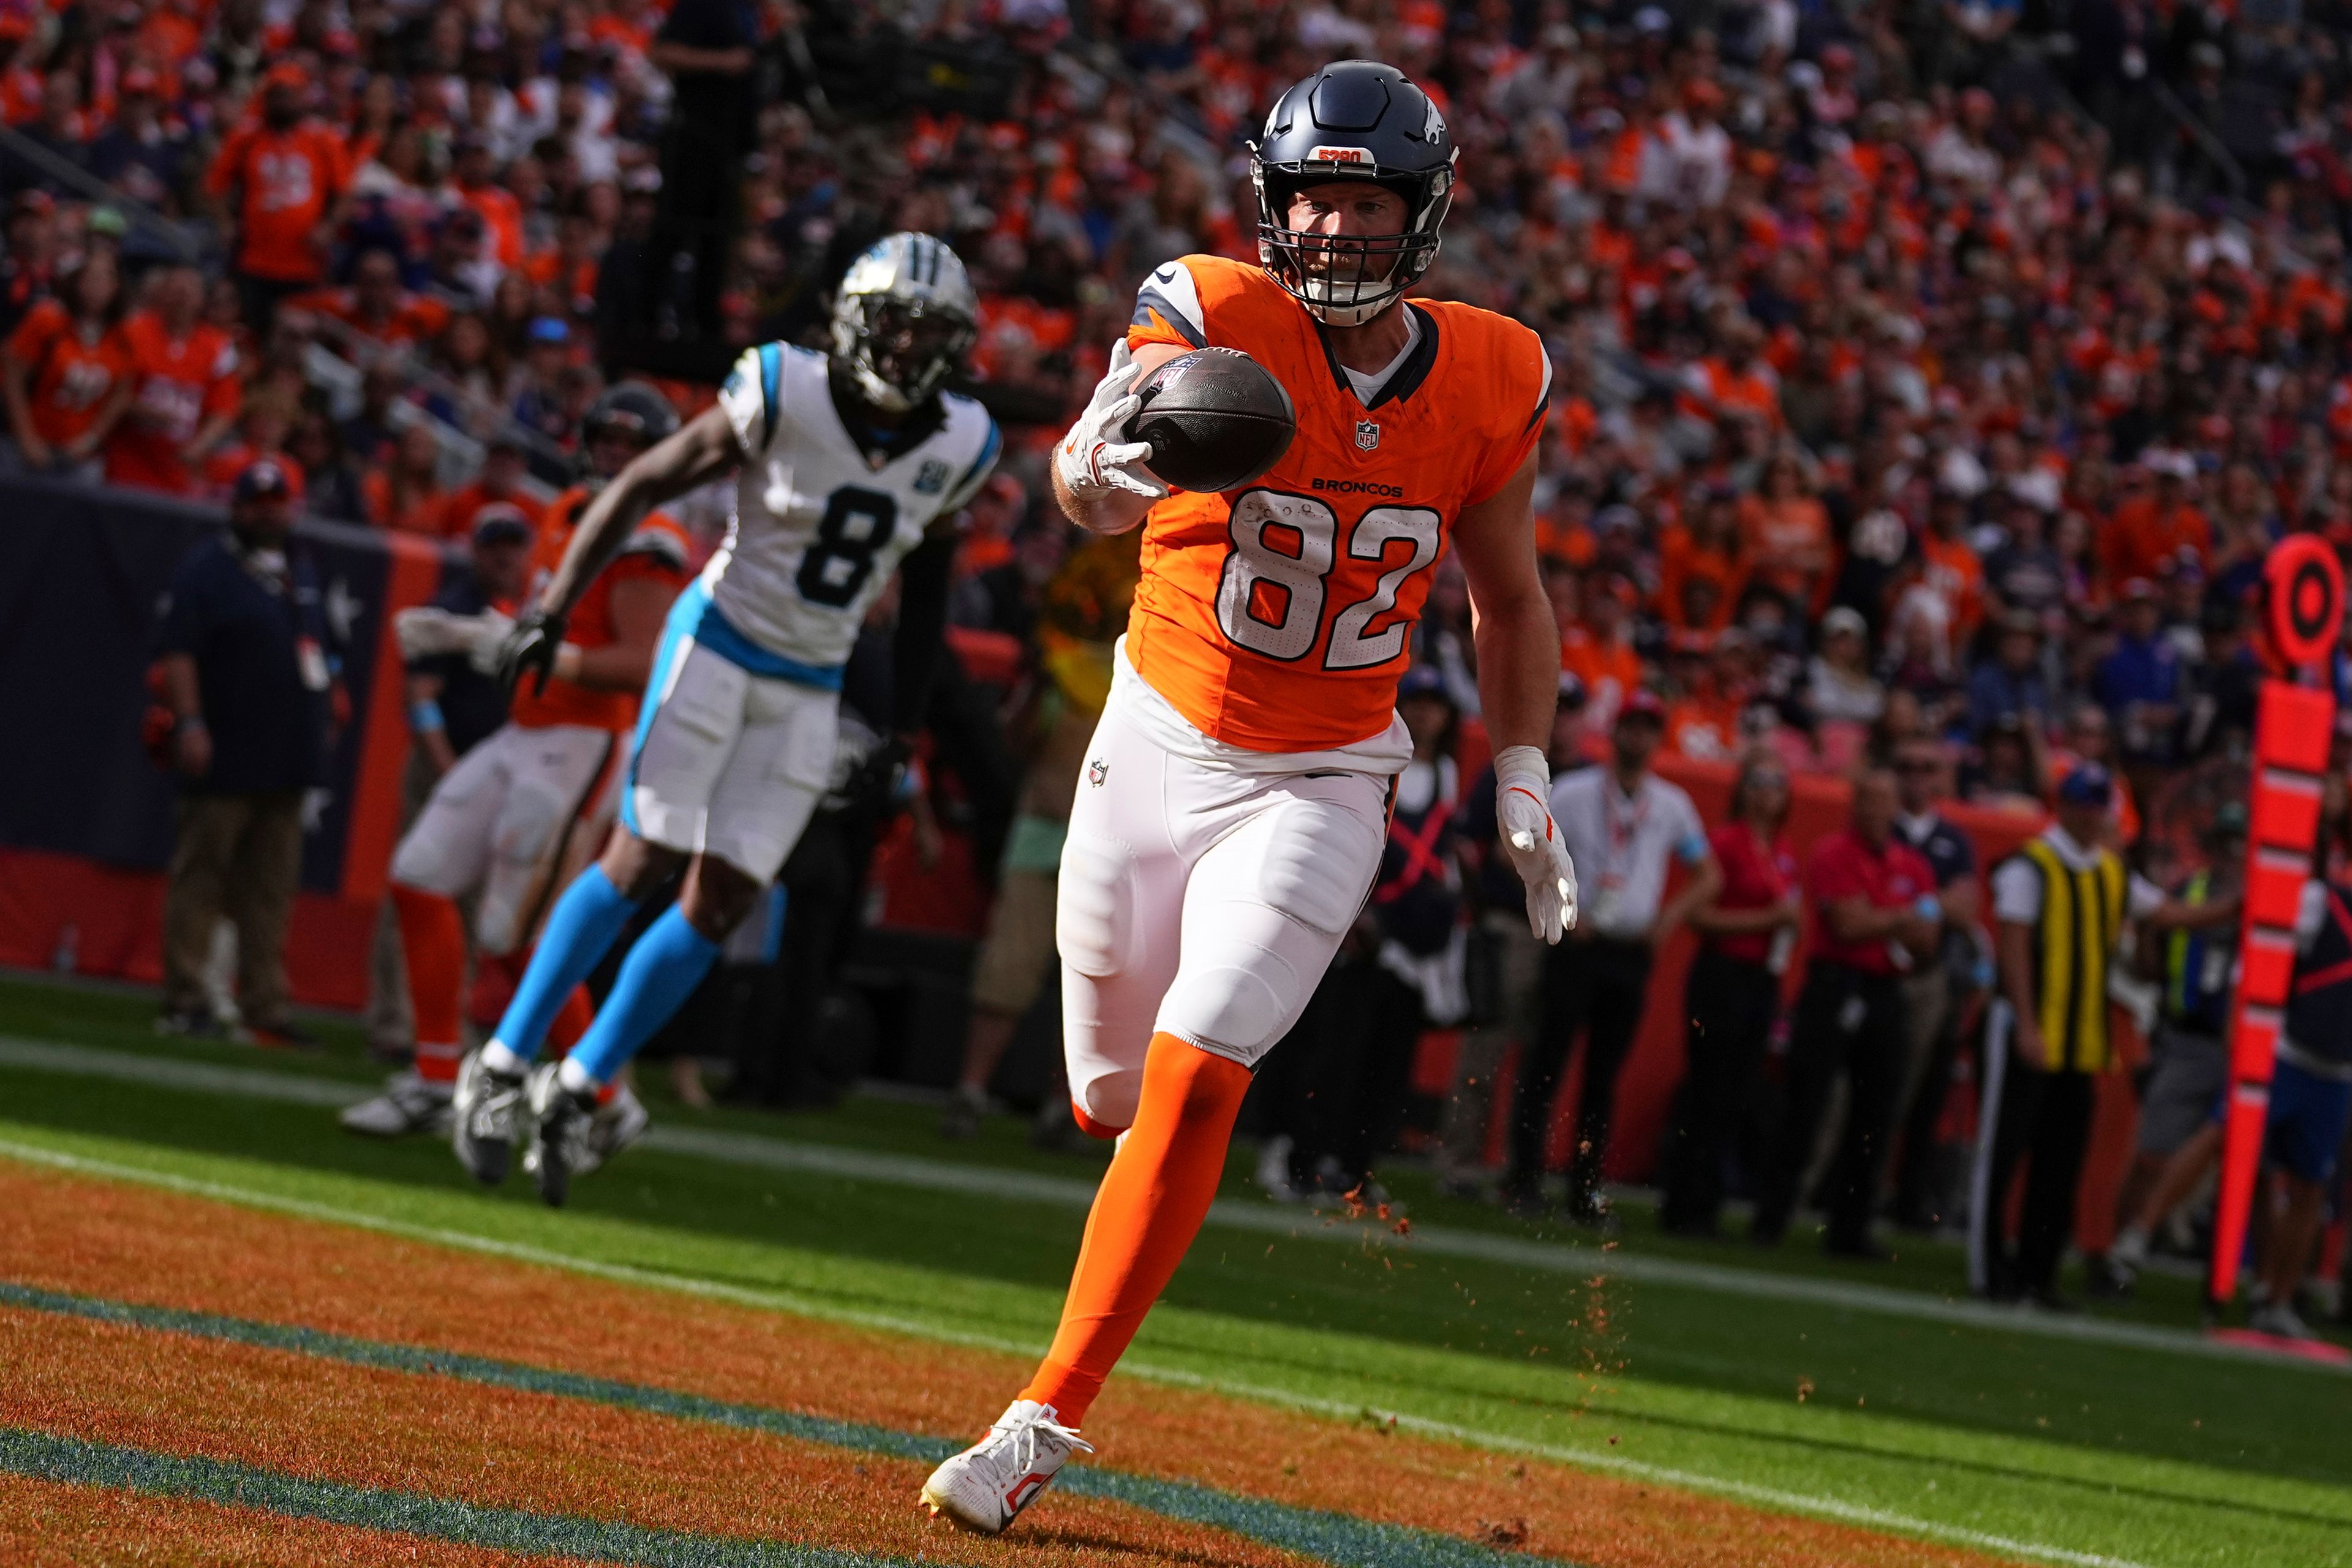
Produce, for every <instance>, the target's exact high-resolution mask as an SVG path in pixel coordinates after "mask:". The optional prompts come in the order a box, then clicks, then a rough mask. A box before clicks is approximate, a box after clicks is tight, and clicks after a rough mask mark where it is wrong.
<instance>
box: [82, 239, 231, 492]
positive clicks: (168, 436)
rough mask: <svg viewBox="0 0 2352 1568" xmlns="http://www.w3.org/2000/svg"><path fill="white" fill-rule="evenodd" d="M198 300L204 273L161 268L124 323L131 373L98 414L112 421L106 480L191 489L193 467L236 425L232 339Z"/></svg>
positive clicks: (190, 268) (155, 487) (202, 292)
mask: <svg viewBox="0 0 2352 1568" xmlns="http://www.w3.org/2000/svg"><path fill="white" fill-rule="evenodd" d="M204 300H205V282H204V275H203V274H202V273H200V272H198V271H197V270H196V269H195V268H194V267H193V266H190V265H186V264H180V265H175V266H172V267H167V268H164V269H163V275H162V276H161V277H159V278H158V279H156V280H155V289H154V294H153V303H152V305H151V306H150V307H149V308H148V309H147V310H141V311H139V312H138V313H137V314H135V315H133V316H132V317H131V319H130V320H129V321H125V322H123V323H122V327H121V334H122V342H123V347H124V348H125V350H126V351H127V358H128V360H129V362H130V374H129V375H128V376H126V377H125V378H124V379H123V380H122V381H121V382H120V383H119V384H117V388H116V391H115V398H116V400H117V404H118V405H119V406H116V405H110V408H109V411H108V414H107V415H106V416H101V422H102V423H108V424H110V426H111V431H110V434H109V435H108V437H107V438H106V482H107V483H108V484H110V485H131V486H135V487H138V488H140V489H152V490H165V491H168V492H170V493H171V494H173V495H186V494H189V493H190V492H192V491H193V490H194V489H195V470H196V467H197V465H199V464H200V463H201V462H202V461H203V459H204V456H205V453H207V452H209V451H211V450H212V449H213V447H215V446H217V445H219V443H220V439H221V437H224V436H226V435H227V434H228V432H229V428H230V426H233V425H235V424H236V411H237V405H238V404H239V403H240V402H242V401H243V398H244V389H243V388H242V387H241V386H240V385H239V384H238V382H237V374H236V372H237V365H236V343H235V342H232V341H231V340H230V338H229V335H228V334H227V333H226V332H225V331H221V330H220V329H219V328H218V327H215V326H213V325H210V324H209V323H207V322H205V321H203V320H201V319H200V318H199V317H198V314H197V312H198V311H199V310H201V309H202V307H203V305H204ZM117 414H119V415H120V417H119V419H118V418H115V417H114V416H115V415H117Z"/></svg>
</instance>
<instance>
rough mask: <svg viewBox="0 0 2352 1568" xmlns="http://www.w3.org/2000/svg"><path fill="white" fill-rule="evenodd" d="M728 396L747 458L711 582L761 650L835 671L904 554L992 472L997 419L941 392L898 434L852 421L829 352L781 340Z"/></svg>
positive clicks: (710, 588)
mask: <svg viewBox="0 0 2352 1568" xmlns="http://www.w3.org/2000/svg"><path fill="white" fill-rule="evenodd" d="M719 403H720V404H721V405H723V406H724V407H725V408H726V410H727V417H728V419H729V421H730V423H731V424H732V425H733V426H734V427H735V436H736V439H737V441H738V442H739V443H740V445H741V447H742V449H743V451H744V453H745V456H746V461H745V462H744V465H743V468H742V471H741V474H740V477H739V478H738V479H737V480H736V489H735V517H734V521H733V522H732V523H731V524H730V527H729V529H728V531H727V540H726V542H725V543H723V544H722V545H720V546H719V552H718V553H717V554H716V555H714V556H712V557H711V559H710V564H709V566H707V567H705V568H704V569H703V574H702V583H701V587H702V591H703V592H704V593H706V594H707V595H709V599H710V602H711V604H712V605H713V606H714V607H715V608H716V609H717V610H718V612H719V616H721V617H722V618H723V619H724V620H725V621H726V623H727V624H728V625H729V626H732V627H733V628H734V629H735V630H736V631H737V632H739V633H740V634H741V635H742V636H743V637H746V638H748V639H750V640H751V642H752V643H753V644H755V645H756V646H757V647H759V648H760V649H761V650H762V651H764V652H765V653H767V654H769V655H772V656H773V657H774V658H779V659H782V660H784V661H788V662H789V663H790V664H792V665H794V666H798V667H801V668H803V669H805V670H807V671H809V672H811V673H812V674H815V673H817V672H826V673H831V672H837V671H838V670H839V669H840V668H841V666H842V665H844V664H845V663H846V662H847V661H848V658H849V649H850V647H851V645H852V644H853V643H855V642H856V640H857V628H858V625H859V623H860V622H862V621H863V620H864V619H865V617H866V611H867V609H869V608H870V607H871V606H872V605H873V603H874V601H875V599H876V598H877V596H878V595H880V594H881V592H882V589H883V587H884V585H885V584H887V583H888V582H889V580H890V574H891V573H893V572H895V571H896V570H898V562H899V560H900V559H901V558H902V557H904V556H905V555H906V553H907V552H908V551H910V550H912V549H913V548H914V547H915V546H916V545H917V544H919V543H920V542H921V541H922V537H923V531H924V530H925V529H927V528H929V526H930V525H931V523H932V521H934V520H936V519H938V518H940V517H948V516H952V515H954V514H955V513H956V512H957V511H959V510H961V509H962V508H963V506H964V504H965V503H966V502H967V501H969V500H971V498H972V496H973V495H974V494H975V493H976V492H977V491H978V490H979V489H980V487H981V486H982V484H984V483H986V482H987V479H988V476H989V473H990V470H991V469H992V468H994V467H995V465H996V455H997V453H998V451H999V450H1000V449H1002V447H1003V438H1002V437H1000V436H999V435H998V434H997V429H996V422H995V421H994V420H993V419H992V418H990V417H989V416H988V412H987V410H985V409H983V408H982V407H981V405H979V404H977V403H975V402H973V401H972V400H971V398H968V397H960V396H958V395H955V394H953V393H941V394H940V395H939V397H938V399H937V400H936V403H935V405H927V406H925V407H921V408H918V409H916V410H915V411H914V412H913V413H912V414H911V415H909V416H908V422H907V423H906V425H904V426H901V428H900V429H899V430H898V431H897V432H895V433H892V434H889V435H887V437H885V436H884V435H883V434H882V433H879V432H872V431H867V432H857V433H853V432H852V431H851V430H850V429H849V428H848V427H847V426H846V425H845V422H844V413H843V411H842V409H841V408H840V407H839V406H838V405H836V402H835V397H834V395H833V390H832V387H831V385H830V384H829V381H828V377H827V362H826V360H825V357H824V355H823V354H818V353H811V352H809V351H808V350H806V349H801V348H794V347H793V346H791V345H789V344H785V343H763V344H761V346H760V347H758V348H755V349H751V350H747V351H746V352H745V353H744V354H743V356H742V357H741V358H740V359H739V360H737V361H736V362H735V368H734V371H733V374H730V376H729V377H728V380H727V384H726V386H725V387H724V388H723V389H722V390H721V391H720V393H719ZM869 452H871V453H872V454H873V457H871V458H869V456H868V454H869Z"/></svg>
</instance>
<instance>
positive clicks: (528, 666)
mask: <svg viewBox="0 0 2352 1568" xmlns="http://www.w3.org/2000/svg"><path fill="white" fill-rule="evenodd" d="M563 626H564V617H563V616H559V615H557V614H555V613H554V612H553V611H551V610H531V611H528V612H526V613H525V614H524V616H523V617H522V619H520V620H519V621H517V622H516V623H515V624H514V629H513V630H512V631H510V632H509V633H507V635H506V640H505V641H504V642H502V643H500V644H499V662H498V674H499V689H500V690H501V691H504V692H505V693H506V694H507V696H508V698H509V699H512V698H513V696H514V692H515V685H516V683H517V682H519V681H520V680H521V679H522V678H523V676H524V675H526V674H530V675H533V676H535V677H536V678H537V679H535V680H534V682H533V683H532V686H531V689H530V690H531V695H532V696H534V697H536V696H539V695H541V693H543V692H544V691H546V689H547V679H548V677H550V676H551V675H553V674H554V673H555V655H556V651H557V650H558V649H560V648H561V647H562V646H563Z"/></svg>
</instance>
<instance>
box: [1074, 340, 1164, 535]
mask: <svg viewBox="0 0 2352 1568" xmlns="http://www.w3.org/2000/svg"><path fill="white" fill-rule="evenodd" d="M1135 374H1136V364H1135V358H1134V356H1133V355H1132V354H1130V353H1128V349H1127V340H1126V339H1125V338H1121V339H1119V341H1118V346H1117V347H1115V348H1113V349H1112V350H1111V352H1110V369H1109V370H1108V371H1106V372H1105V373H1104V374H1103V378H1102V379H1101V380H1100V381H1098V382H1097V383H1095V391H1094V396H1093V397H1091V398H1090V399H1088V400H1087V407H1086V412H1085V413H1083V414H1081V415H1079V416H1078V422H1077V423H1076V424H1075V425H1073V426H1070V433H1069V434H1068V435H1066V436H1065V437H1062V444H1061V445H1060V446H1058V447H1055V449H1054V468H1055V471H1056V472H1057V473H1059V474H1060V475H1061V476H1062V485H1063V488H1064V489H1067V490H1068V491H1069V492H1070V499H1071V500H1076V501H1078V502H1080V503H1082V504H1084V503H1091V502H1094V501H1098V500H1104V499H1106V498H1108V497H1109V496H1111V495H1114V494H1117V493H1118V492H1119V491H1122V490H1123V491H1125V492H1126V493H1127V494H1129V495H1132V496H1140V497H1141V498H1143V499H1144V500H1160V498H1161V497H1162V496H1165V495H1167V494H1168V493H1169V491H1168V487H1167V486H1166V485H1165V484H1163V483H1161V482H1160V476H1159V475H1157V474H1155V473H1153V472H1152V471H1151V470H1150V468H1146V467H1145V466H1144V464H1145V460H1146V459H1147V458H1150V456H1151V446H1150V443H1149V442H1147V441H1129V440H1128V439H1127V422H1128V421H1129V420H1130V419H1132V418H1134V417H1135V414H1136V410H1137V409H1139V408H1141V407H1142V406H1143V400H1142V399H1141V398H1140V397H1138V396H1137V395H1135V394H1134V393H1133V392H1132V391H1130V390H1129V388H1131V387H1132V386H1133V385H1134V384H1135Z"/></svg>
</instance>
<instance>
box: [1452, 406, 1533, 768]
mask: <svg viewBox="0 0 2352 1568" xmlns="http://www.w3.org/2000/svg"><path fill="white" fill-rule="evenodd" d="M1535 489H1536V459H1535V454H1534V453H1532V452H1530V453H1528V458H1527V460H1526V461H1525V462H1523V463H1521V464H1520V465H1519V467H1518V470H1517V472H1516V473H1514V474H1513V475H1512V476H1511V477H1510V478H1509V479H1506V480H1505V481H1503V488H1502V489H1499V490H1496V492H1495V493H1494V494H1493V495H1491V496H1488V497H1487V498H1486V500H1482V501H1474V502H1472V503H1471V504H1470V505H1468V506H1465V507H1464V508H1463V509H1462V511H1461V515H1460V516H1458V517H1457V518H1456V519H1455V520H1454V553H1455V554H1457V555H1459V556H1460V557H1461V559H1462V573H1463V575H1464V576H1465V577H1466V578H1467V579H1468V580H1469V584H1470V621H1471V627H1472V636H1473V637H1474V639H1475V642H1476V644H1477V649H1478V700H1479V703H1480V705H1481V707H1482V709H1483V710H1484V711H1485V713H1486V732H1487V733H1488V734H1489V735H1491V736H1492V737H1493V738H1494V742H1495V750H1496V752H1502V751H1504V750H1505V749H1506V748H1508V747H1512V746H1532V747H1534V748H1536V749H1537V750H1538V751H1540V750H1542V749H1543V748H1544V747H1545V746H1546V745H1548V744H1549V742H1550V741H1551V720H1552V713H1553V710H1556V709H1557V708H1558V707H1559V622H1558V621H1556V620H1555V619H1553V617H1552V608H1551V600H1550V599H1549V597H1548V596H1547V595H1545V593H1544V590H1543V578H1542V576H1541V574H1539V573H1538V571H1537V569H1536V516H1535Z"/></svg>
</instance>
